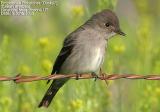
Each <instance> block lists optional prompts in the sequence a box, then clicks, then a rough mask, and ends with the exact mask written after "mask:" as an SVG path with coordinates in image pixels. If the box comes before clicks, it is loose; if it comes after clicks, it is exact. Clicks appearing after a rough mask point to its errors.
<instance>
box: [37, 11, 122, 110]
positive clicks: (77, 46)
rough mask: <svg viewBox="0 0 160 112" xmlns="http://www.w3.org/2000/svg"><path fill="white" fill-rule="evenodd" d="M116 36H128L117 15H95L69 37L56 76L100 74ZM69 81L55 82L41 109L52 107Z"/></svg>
mask: <svg viewBox="0 0 160 112" xmlns="http://www.w3.org/2000/svg"><path fill="white" fill-rule="evenodd" d="M115 34H120V35H125V34H124V33H123V32H122V31H121V30H120V27H119V21H118V18H117V16H116V15H115V13H113V12H112V11H111V10H108V9H105V10H103V11H101V12H99V13H96V14H95V15H93V16H92V17H91V18H90V19H89V20H88V21H87V22H85V23H84V24H83V25H82V26H80V27H79V28H78V29H76V30H75V31H73V32H72V33H71V34H69V35H68V36H67V37H66V38H65V40H64V43H63V47H62V49H61V51H60V53H59V55H58V57H57V59H56V61H55V64H54V66H53V70H52V74H55V75H56V74H66V75H67V74H73V73H76V74H83V73H92V72H96V71H97V70H98V69H99V68H100V67H101V65H102V63H103V60H104V56H105V48H106V47H107V41H108V39H109V38H111V37H112V36H114V35H115ZM67 81H68V79H56V80H54V81H53V82H52V84H51V86H50V87H49V89H48V90H47V92H46V94H45V96H44V97H43V99H42V101H41V102H40V104H39V107H41V106H44V107H48V106H49V104H50V103H51V101H52V99H53V97H54V96H55V95H56V93H57V92H58V90H59V89H60V88H61V87H62V86H63V85H64V84H65V83H66V82H67Z"/></svg>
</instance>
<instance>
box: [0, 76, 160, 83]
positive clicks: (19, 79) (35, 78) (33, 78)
mask: <svg viewBox="0 0 160 112" xmlns="http://www.w3.org/2000/svg"><path fill="white" fill-rule="evenodd" d="M61 78H70V79H92V78H97V79H100V80H116V79H122V78H124V79H145V80H160V75H137V74H110V75H107V74H102V75H99V76H98V77H97V76H94V75H91V74H81V75H77V74H68V75H65V74H56V75H49V76H39V75H36V74H35V75H30V76H22V75H20V74H19V75H17V76H15V77H7V76H0V81H14V82H15V83H22V82H32V81H39V80H53V79H61Z"/></svg>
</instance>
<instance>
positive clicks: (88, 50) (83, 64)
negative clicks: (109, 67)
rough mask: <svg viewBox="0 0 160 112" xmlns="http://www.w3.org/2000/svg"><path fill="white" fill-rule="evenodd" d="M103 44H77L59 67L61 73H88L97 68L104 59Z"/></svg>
mask: <svg viewBox="0 0 160 112" xmlns="http://www.w3.org/2000/svg"><path fill="white" fill-rule="evenodd" d="M104 54H105V45H96V44H94V45H93V44H84V45H77V46H76V47H75V48H74V49H73V50H72V53H71V54H70V56H69V57H68V58H67V59H66V60H65V62H64V64H63V65H62V67H61V72H62V73H79V74H81V73H89V72H95V71H97V70H98V69H99V67H100V66H101V64H102V63H103V60H104Z"/></svg>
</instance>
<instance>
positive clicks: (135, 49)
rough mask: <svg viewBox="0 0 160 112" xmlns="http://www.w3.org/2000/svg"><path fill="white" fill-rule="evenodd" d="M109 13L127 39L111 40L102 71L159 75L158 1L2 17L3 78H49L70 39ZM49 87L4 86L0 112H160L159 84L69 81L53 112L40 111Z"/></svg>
mask: <svg viewBox="0 0 160 112" xmlns="http://www.w3.org/2000/svg"><path fill="white" fill-rule="evenodd" d="M105 8H109V9H112V10H114V11H115V12H116V14H117V15H118V17H119V19H120V24H121V28H122V29H123V31H124V32H125V33H126V34H127V36H126V37H125V38H119V37H120V36H116V37H115V38H112V39H111V40H110V41H109V45H108V46H109V47H108V49H107V56H106V59H105V63H104V66H103V71H104V72H106V73H124V74H125V73H133V74H144V75H147V74H160V47H159V45H160V30H159V29H160V21H159V20H160V13H159V11H160V1H159V0H57V5H56V6H52V7H50V9H49V11H48V12H47V13H44V14H36V15H35V16H0V74H1V75H5V76H15V75H17V74H18V73H22V74H23V75H31V74H39V75H43V76H46V75H48V74H50V72H51V70H52V66H53V63H54V61H55V59H56V56H57V55H58V53H59V51H60V49H61V47H62V43H63V40H64V38H65V36H66V35H67V34H69V33H70V32H72V31H73V30H74V29H76V28H77V27H78V26H80V25H82V24H83V23H84V22H85V21H86V20H87V19H88V18H89V17H90V16H91V15H92V14H93V13H95V12H97V11H100V10H102V9H105ZM48 86H49V85H46V81H37V82H32V83H22V84H18V85H17V84H15V83H13V82H0V112H160V107H159V105H160V82H159V81H147V80H127V79H120V80H115V81H109V85H108V86H106V84H105V83H104V82H103V81H99V80H97V81H96V82H95V81H94V80H78V81H76V80H70V81H69V82H68V83H67V84H66V85H65V86H64V87H63V88H62V89H61V90H60V91H59V92H58V94H57V95H56V97H55V99H54V100H53V102H52V104H51V105H50V107H49V108H48V109H44V108H40V109H38V108H37V106H38V104H39V102H40V100H41V99H42V97H43V95H44V93H45V92H46V90H47V88H48Z"/></svg>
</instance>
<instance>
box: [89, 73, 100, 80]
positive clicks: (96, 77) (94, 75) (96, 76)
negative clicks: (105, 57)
mask: <svg viewBox="0 0 160 112" xmlns="http://www.w3.org/2000/svg"><path fill="white" fill-rule="evenodd" d="M91 75H92V76H93V77H94V78H95V79H94V81H96V80H97V79H98V78H99V77H98V75H97V74H96V73H94V72H92V73H91Z"/></svg>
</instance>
